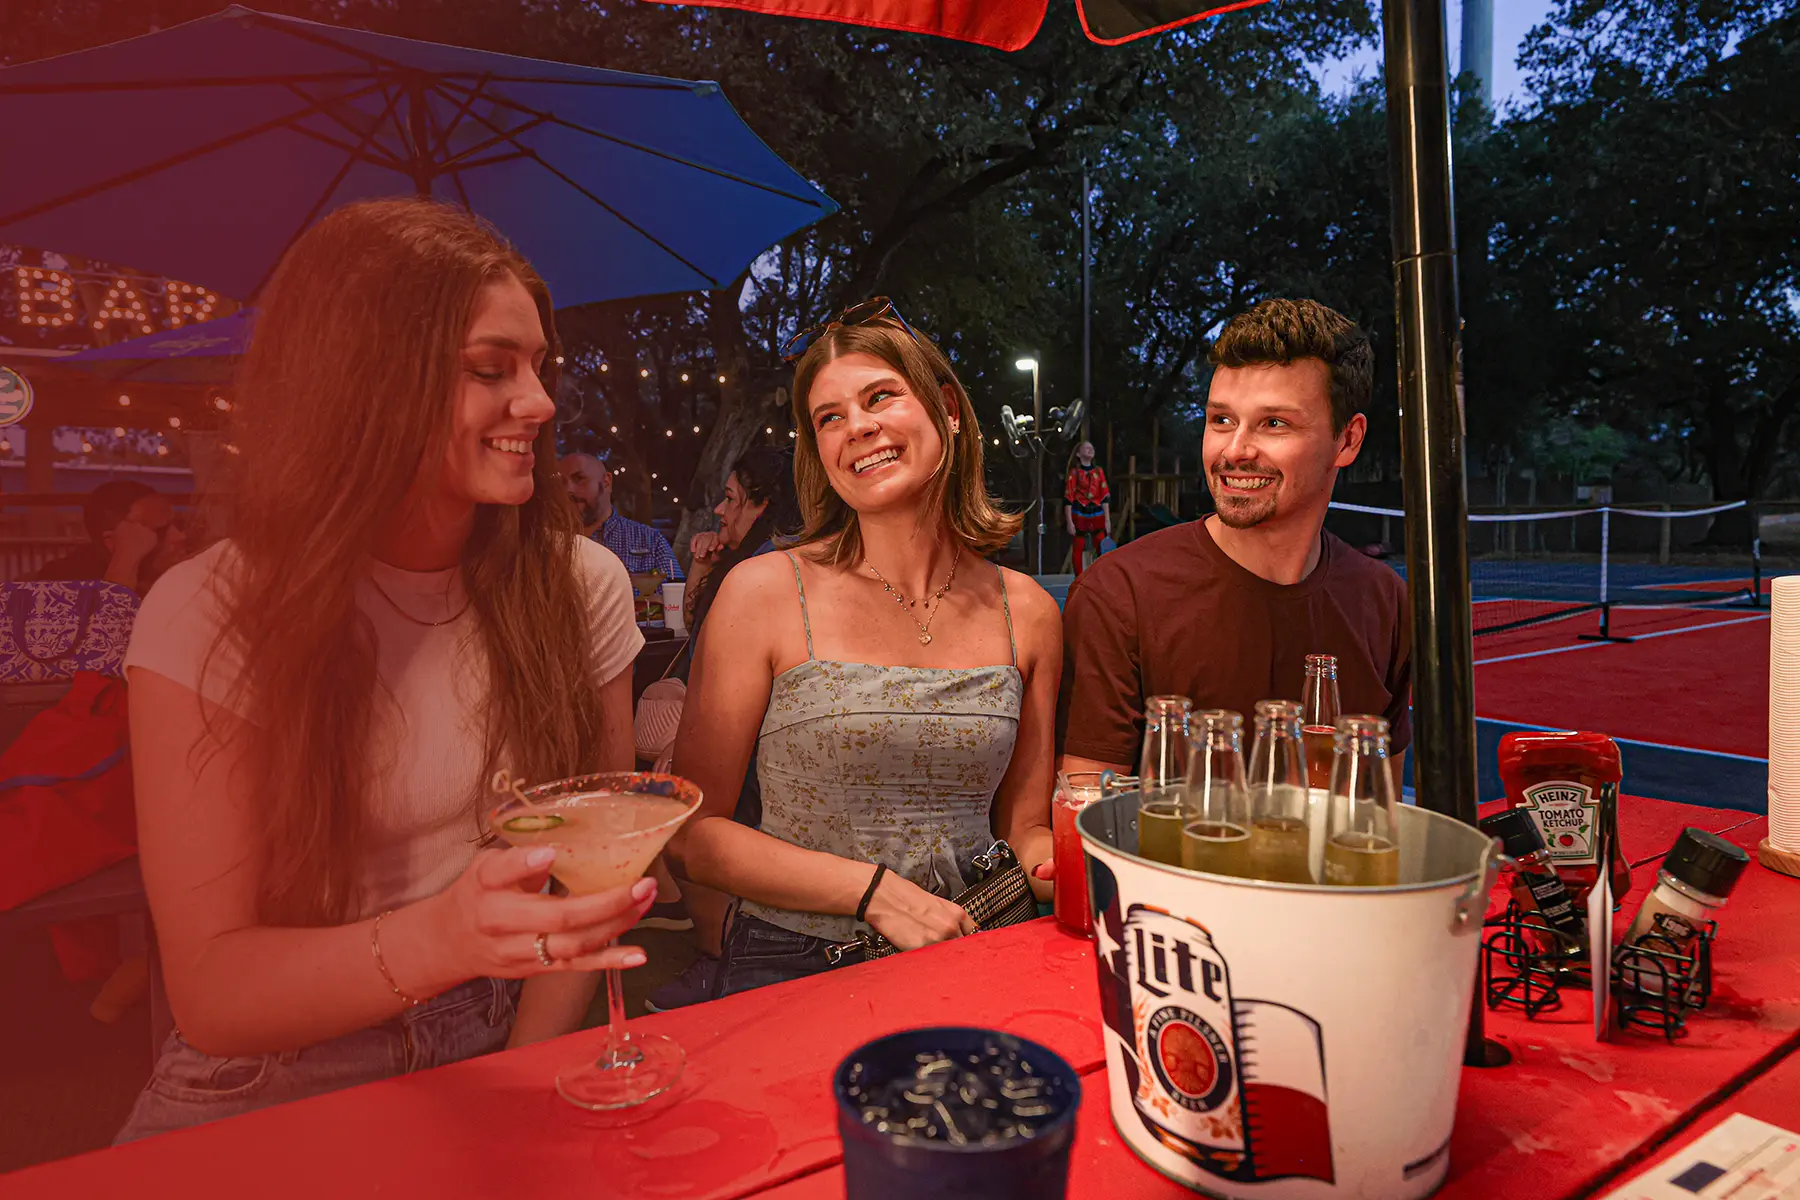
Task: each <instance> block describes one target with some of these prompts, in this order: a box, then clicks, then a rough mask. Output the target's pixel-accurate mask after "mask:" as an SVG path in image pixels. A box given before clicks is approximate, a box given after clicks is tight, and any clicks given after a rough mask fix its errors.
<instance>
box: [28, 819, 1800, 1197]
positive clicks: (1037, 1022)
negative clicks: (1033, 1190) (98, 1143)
mask: <svg viewBox="0 0 1800 1200" xmlns="http://www.w3.org/2000/svg"><path fill="white" fill-rule="evenodd" d="M1622 813H1623V816H1622V820H1623V822H1624V823H1625V826H1626V829H1625V844H1626V847H1627V850H1628V853H1629V854H1630V855H1631V856H1632V857H1633V858H1634V859H1642V858H1653V859H1659V858H1660V856H1661V853H1662V852H1663V851H1664V850H1666V849H1667V847H1668V845H1669V844H1670V843H1671V842H1672V841H1673V840H1674V836H1675V832H1676V831H1677V830H1679V829H1680V828H1681V827H1682V826H1683V825H1686V824H1698V825H1702V826H1704V827H1707V828H1711V829H1714V830H1718V831H1725V836H1727V837H1728V838H1731V839H1732V840H1733V841H1736V842H1738V844H1740V845H1747V846H1750V847H1754V845H1755V844H1756V841H1757V840H1759V839H1760V838H1761V837H1762V836H1763V832H1764V829H1763V822H1762V820H1761V819H1760V818H1749V819H1748V820H1746V819H1745V817H1744V814H1742V813H1734V812H1726V811H1721V810H1714V809H1696V808H1690V807H1686V806H1682V805H1673V804H1664V803H1661V802H1658V801H1631V802H1629V803H1627V805H1626V806H1625V807H1624V808H1623V809H1622ZM1734 825H1735V826H1736V828H1732V826H1734ZM1665 835H1666V836H1665ZM1654 873H1655V866H1654V863H1650V864H1646V865H1644V866H1642V867H1640V868H1639V869H1638V870H1637V871H1636V872H1635V874H1634V886H1633V893H1634V894H1633V897H1632V898H1631V899H1629V900H1628V901H1627V912H1629V911H1631V910H1632V908H1633V907H1634V906H1635V902H1636V899H1637V898H1641V896H1642V894H1643V892H1642V890H1641V889H1645V888H1647V887H1648V886H1649V883H1650V881H1651V880H1653V879H1654ZM1796 916H1800V883H1797V882H1795V881H1791V880H1788V879H1787V878H1785V877H1782V876H1778V875H1774V874H1772V873H1770V872H1768V871H1766V870H1764V869H1763V868H1761V867H1759V866H1753V867H1752V868H1751V869H1750V871H1749V872H1748V873H1746V875H1745V876H1744V879H1743V881H1742V882H1741V883H1740V884H1739V886H1738V889H1737V892H1736V893H1735V894H1734V895H1733V897H1732V900H1731V903H1730V905H1729V906H1728V907H1727V908H1726V910H1725V912H1724V914H1723V915H1722V917H1721V920H1720V936H1719V941H1718V943H1717V945H1716V948H1715V959H1714V961H1715V976H1716V978H1717V980H1718V984H1717V987H1716V990H1715V998H1714V1000H1713V1004H1712V1006H1711V1007H1709V1008H1708V1009H1707V1010H1706V1011H1705V1012H1703V1013H1700V1014H1697V1015H1696V1016H1695V1017H1694V1018H1692V1020H1691V1021H1690V1029H1691V1030H1692V1033H1691V1035H1690V1036H1689V1037H1688V1038H1686V1039H1684V1040H1683V1041H1682V1042H1680V1043H1678V1044H1676V1045H1674V1046H1668V1045H1665V1044H1664V1043H1663V1041H1662V1039H1661V1037H1660V1036H1652V1035H1650V1034H1646V1033H1631V1034H1628V1035H1625V1036H1624V1038H1623V1039H1622V1040H1621V1041H1619V1042H1616V1043H1608V1044H1596V1043H1595V1042H1594V1041H1593V1038H1592V1033H1591V1026H1590V1020H1591V1010H1590V1008H1589V1004H1588V999H1587V997H1586V995H1585V994H1582V993H1576V994H1574V995H1572V996H1571V997H1569V999H1568V1001H1567V1002H1566V1003H1565V1006H1564V1010H1563V1011H1562V1012H1560V1013H1558V1014H1554V1015H1551V1016H1547V1017H1546V1018H1544V1019H1540V1020H1539V1021H1536V1022H1527V1021H1525V1020H1524V1019H1523V1018H1521V1017H1519V1016H1517V1015H1516V1014H1509V1013H1489V1015H1488V1029H1489V1032H1490V1034H1491V1035H1494V1036H1497V1037H1498V1038H1499V1039H1500V1040H1501V1041H1502V1042H1504V1043H1505V1044H1506V1045H1507V1046H1508V1047H1509V1048H1510V1049H1511V1050H1512V1051H1513V1053H1514V1055H1515V1063H1514V1065H1512V1066H1510V1067H1505V1068H1501V1069H1497V1070H1492V1071H1473V1070H1471V1071H1466V1072H1465V1073H1464V1077H1463V1087H1462V1093H1461V1100H1460V1105H1461V1107H1460V1109H1459V1112H1458V1119H1457V1124H1456V1134H1455V1137H1454V1139H1453V1141H1452V1148H1451V1173H1450V1179H1449V1182H1448V1183H1447V1184H1446V1186H1445V1188H1444V1190H1443V1191H1442V1192H1441V1193H1440V1195H1443V1196H1454V1197H1475V1196H1501V1195H1507V1196H1532V1197H1546V1198H1548V1197H1561V1196H1568V1195H1570V1194H1572V1193H1574V1192H1576V1191H1578V1190H1579V1189H1581V1188H1583V1187H1585V1186H1589V1185H1591V1184H1593V1183H1594V1182H1595V1181H1597V1180H1602V1179H1605V1178H1609V1177H1611V1176H1612V1175H1615V1174H1617V1173H1618V1172H1619V1171H1620V1170H1621V1169H1622V1168H1621V1166H1620V1164H1621V1163H1622V1162H1623V1161H1634V1160H1638V1159H1641V1156H1642V1155H1644V1154H1646V1153H1650V1152H1653V1151H1654V1150H1655V1149H1656V1147H1657V1146H1658V1145H1659V1144H1660V1140H1661V1139H1663V1138H1664V1137H1665V1136H1666V1134H1667V1131H1669V1130H1670V1129H1672V1128H1673V1127H1674V1126H1675V1125H1676V1123H1677V1122H1679V1121H1682V1120H1683V1119H1685V1118H1687V1117H1689V1116H1691V1115H1692V1114H1695V1113H1705V1112H1707V1111H1709V1110H1710V1109H1711V1108H1712V1107H1713V1106H1714V1105H1716V1104H1717V1103H1718V1101H1719V1097H1720V1094H1721V1090H1722V1089H1723V1088H1724V1087H1725V1086H1726V1085H1727V1083H1728V1082H1729V1081H1732V1080H1734V1079H1740V1080H1741V1079H1745V1078H1754V1077H1755V1076H1756V1075H1757V1074H1758V1073H1759V1072H1760V1071H1762V1070H1766V1069H1768V1067H1770V1066H1772V1065H1774V1064H1775V1063H1776V1062H1777V1061H1779V1058H1780V1055H1781V1053H1782V1052H1783V1050H1784V1048H1785V1049H1792V1048H1793V1047H1794V1046H1795V1045H1796V1044H1800V1040H1797V1039H1800V1033H1797V1031H1800V1000H1796V999H1795V998H1797V997H1800V959H1796V957H1795V956H1794V955H1793V954H1792V951H1791V938H1790V935H1789V933H1788V931H1789V930H1791V929H1792V928H1793V922H1794V919H1795V917H1796ZM1094 980H1095V975H1094V962H1093V954H1092V949H1091V944H1090V943H1088V942H1086V941H1082V940H1077V939H1074V938H1071V937H1069V936H1067V935H1066V934H1063V933H1062V932H1061V931H1060V930H1059V929H1058V928H1057V927H1056V925H1055V924H1054V923H1053V922H1052V921H1050V920H1049V919H1047V918H1046V919H1044V920H1040V921H1034V922H1031V923H1029V924H1026V925H1021V926H1017V927H1014V928H1012V929H1006V930H1000V931H996V932H994V933H991V934H984V935H982V936H980V937H975V938H966V939H961V940H958V941H955V942H950V943H946V944H944V945H941V946H935V947H930V948H927V949H925V950H919V951H913V952H910V953H907V954H904V955H900V956H898V957H896V958H894V959H890V960H887V961H884V962H879V963H873V964H868V965H864V966H858V967H852V968H848V969H846V970H844V971H839V972H834V973H832V974H831V975H829V976H823V977H815V978H813V979H808V980H801V981H798V982H795V983H790V984H783V985H780V986H777V987H770V988H763V989H760V990H758V991H755V992H750V993H746V994H744V995H741V996H735V997H732V998H730V999H727V1000H723V1001H718V1002H716V1003H712V1004H703V1005H698V1006H695V1007H693V1008H687V1009H681V1010H678V1011H676V1012H673V1013H665V1014H662V1015H659V1016H655V1017H650V1018H646V1019H644V1020H643V1021H641V1022H638V1023H636V1025H635V1026H634V1027H640V1028H644V1029H647V1030H654V1031H656V1032H660V1033H665V1034H668V1035H670V1036H672V1037H674V1038H676V1039H677V1040H678V1041H680V1042H681V1043H682V1044H683V1045H684V1046H685V1047H686V1049H687V1051H688V1055H689V1071H688V1077H687V1079H686V1080H685V1082H684V1084H683V1085H682V1086H681V1088H680V1089H678V1093H679V1094H678V1095H677V1096H676V1097H675V1099H674V1101H673V1102H672V1103H670V1104H667V1105H662V1106H660V1107H659V1111H658V1112H657V1113H656V1114H655V1115H653V1116H651V1117H649V1118H648V1119H646V1120H645V1121H643V1122H641V1123H639V1124H636V1125H631V1126H627V1127H624V1128H617V1129H607V1128H603V1127H600V1126H598V1125H597V1124H596V1123H594V1122H593V1120H592V1119H591V1118H589V1117H587V1116H586V1115H585V1114H583V1113H581V1112H580V1111H579V1110H576V1109H573V1108H571V1107H569V1106H568V1105H566V1104H564V1103H563V1102H562V1101H561V1100H560V1099H558V1098H557V1097H556V1095H555V1094H554V1092H553V1090H552V1089H551V1086H550V1081H551V1079H552V1077H553V1076H554V1074H555V1072H556V1070H557V1068H558V1067H559V1066H561V1065H563V1064H564V1063H565V1062H567V1061H569V1060H573V1059H577V1058H580V1057H582V1055H583V1054H584V1053H591V1052H593V1050H594V1049H595V1047H596V1046H597V1043H598V1040H599V1036H600V1035H599V1033H598V1031H593V1030H589V1031H584V1032H582V1033H578V1034H572V1035H570V1036H569V1037H566V1038H561V1039H558V1040H556V1041H553V1042H550V1043H546V1044H543V1045H538V1046H531V1047H527V1048H525V1049H522V1050H516V1051H511V1052H508V1053H505V1054H497V1055H490V1056H487V1057H485V1058H479V1059H473V1060H470V1061H468V1062H464V1063H458V1064H456V1065H454V1066H450V1067H444V1068H442V1069H440V1070H436V1071H428V1072H424V1073H421V1074H417V1075H412V1076H405V1077H402V1078H398V1079H392V1080H387V1081H384V1082H381V1083H375V1084H370V1085H368V1086H365V1087H360V1088H353V1089H350V1090H348V1091H343V1092H338V1093H335V1094H332V1095H328V1096H322V1097H320V1098H318V1099H315V1100H309V1101H303V1102H301V1103H297V1104H289V1105H284V1106H281V1107H278V1108H273V1109H268V1110H265V1111H262V1112H258V1113H252V1114H249V1115H248V1116H244V1117H238V1118H235V1119H232V1120H228V1121H221V1122H218V1123H215V1124H213V1125H208V1126H202V1127H200V1128H197V1129H191V1130H187V1131H184V1132H181V1133H174V1134H167V1135H164V1136H161V1137H155V1138H150V1139H146V1140H145V1141H142V1142H137V1143H134V1144H132V1145H129V1146H122V1147H118V1148H115V1149H111V1150H103V1151H99V1152H96V1153H93V1154H87V1155H82V1156H80V1157H77V1158H73V1159H68V1160H65V1161H63V1162H58V1163H50V1164H45V1165H43V1166H39V1167H33V1168H30V1169H27V1170H24V1171H19V1172H15V1173H12V1174H9V1175H6V1176H0V1197H3V1198H10V1197H15V1196H47V1195H54V1196H94V1195H113V1194H121V1195H123V1194H135V1195H154V1194H162V1193H164V1192H165V1191H167V1192H174V1191H179V1193H180V1194H181V1195H183V1196H191V1197H206V1196H221V1197H223V1196H230V1197H233V1198H234V1200H238V1198H241V1197H243V1196H246V1195H254V1196H259V1197H271V1198H278V1197H289V1196H292V1197H306V1198H307V1200H314V1198H316V1197H319V1196H327V1195H329V1196H333V1197H337V1196H375V1195H382V1196H417V1195H430V1196H433V1197H434V1198H435V1200H449V1198H452V1197H459V1196H469V1197H475V1196H481V1197H486V1196H493V1195H530V1196H532V1197H533V1198H534V1200H547V1198H550V1197H557V1196H582V1197H591V1196H595V1195H606V1196H619V1197H632V1196H645V1197H649V1196H668V1197H681V1198H683V1200H728V1198H733V1197H743V1196H750V1195H765V1196H768V1197H770V1198H771V1200H796V1198H800V1197H837V1196H842V1194H843V1185H842V1174H841V1171H840V1170H839V1169H838V1167H837V1164H838V1163H839V1161H840V1158H841V1151H840V1146H839V1142H838V1136H837V1132H836V1113H835V1109H834V1107H833V1103H832V1099H831V1096H830V1091H829V1076H830V1072H831V1070H832V1068H833V1067H834V1066H835V1065H836V1064H837V1063H838V1061H839V1060H840V1059H842V1057H843V1056H844V1055H845V1054H847V1053H848V1052H849V1051H850V1050H851V1049H853V1048H854V1047H855V1046H857V1045H859V1044H861V1043H862V1042H864V1041H867V1040H869V1039H870V1038H873V1037H877V1036H880V1035H882V1034H885V1033H889V1032H892V1031H895V1030H898V1029H904V1028H912V1027H916V1026H920V1025H929V1024H933V1023H943V1024H973V1025H983V1026H988V1027H992V1028H998V1029H1004V1030H1008V1031H1010V1032H1013V1033H1017V1034H1019V1035H1021V1036H1024V1037H1029V1038H1032V1039H1034V1040H1037V1041H1039V1042H1042V1043H1044V1044H1045V1045H1047V1046H1049V1047H1050V1048H1051V1049H1053V1050H1055V1051H1056V1052H1057V1053H1058V1054H1060V1055H1062V1056H1063V1057H1064V1058H1065V1059H1067V1060H1068V1061H1069V1063H1070V1064H1071V1065H1072V1066H1074V1067H1075V1069H1076V1070H1077V1071H1078V1072H1081V1073H1082V1074H1083V1076H1084V1079H1083V1084H1084V1096H1083V1103H1082V1110H1081V1114H1080V1118H1079V1120H1078V1122H1077V1142H1076V1147H1075V1151H1074V1156H1073V1160H1072V1165H1071V1187H1070V1192H1069V1194H1070V1195H1071V1196H1075V1197H1083V1198H1086V1197H1090V1196H1103V1197H1117V1198H1120V1200H1133V1198H1136V1197H1140V1196H1143V1197H1148V1196H1185V1195H1192V1193H1189V1192H1186V1191H1184V1190H1182V1189H1179V1188H1177V1187H1176V1186H1175V1185H1173V1184H1170V1183H1169V1182H1167V1181H1166V1180H1164V1179H1163V1178H1162V1177H1161V1176H1159V1175H1157V1174H1156V1173H1155V1172H1153V1171H1152V1170H1150V1168H1148V1167H1146V1166H1144V1165H1142V1164H1141V1163H1140V1162H1138V1160H1137V1159H1136V1158H1135V1157H1134V1156H1133V1155H1132V1154H1131V1153H1130V1151H1129V1150H1127V1149H1125V1148H1124V1147H1123V1145H1121V1143H1120V1141H1119V1139H1118V1136H1117V1135H1116V1133H1115V1132H1114V1130H1113V1127H1112V1121H1111V1118H1110V1116H1109V1114H1108V1112H1107V1095H1106V1076H1105V1072H1104V1068H1103V1054H1102V1042H1101V1036H1100V1028H1101V1027H1100V1018H1099V1011H1098V1000H1097V996H1096V993H1095V983H1094ZM1796 1070H1800V1068H1796ZM1744 1095H1749V1093H1748V1092H1746V1093H1744ZM1726 1107H1727V1108H1729V1107H1730V1103H1728V1104H1727V1105H1726ZM1758 1115H1760V1114H1758ZM1765 1119H1769V1120H1777V1119H1778V1118H1777V1117H1774V1116H1771V1117H1767V1118H1765Z"/></svg>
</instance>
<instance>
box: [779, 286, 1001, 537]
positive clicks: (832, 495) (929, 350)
mask: <svg viewBox="0 0 1800 1200" xmlns="http://www.w3.org/2000/svg"><path fill="white" fill-rule="evenodd" d="M846 354H871V355H874V356H875V357H876V358H878V359H880V360H881V361H882V362H884V363H886V364H887V365H888V366H890V367H892V368H893V369H894V370H895V371H898V372H899V373H900V377H901V378H902V379H904V380H906V386H907V387H908V388H910V389H912V393H913V395H915V396H917V397H918V398H919V400H920V402H921V403H923V404H924V405H925V411H926V412H928V413H929V414H930V415H931V423H932V424H933V425H934V426H936V427H937V431H938V437H939V438H941V439H942V440H943V443H944V451H943V456H942V457H941V458H940V459H939V460H938V465H937V469H936V470H935V471H933V472H932V476H931V483H930V485H929V490H928V492H927V494H926V499H925V505H924V508H923V510H922V511H921V514H920V516H921V519H922V520H924V521H926V522H930V521H932V520H933V519H934V516H935V515H936V514H939V513H941V514H942V515H943V519H944V521H945V522H946V524H948V526H949V528H950V533H951V535H952V536H953V537H956V538H958V539H960V540H961V541H962V543H963V544H964V545H965V546H967V547H968V548H969V549H971V550H973V551H974V552H975V553H977V554H981V555H984V556H985V555H988V554H992V553H994V552H995V551H997V550H1001V549H1003V548H1005V546H1006V544H1007V543H1008V542H1010V541H1011V540H1012V538H1013V535H1014V534H1015V533H1017V532H1018V531H1019V526H1020V524H1022V523H1023V521H1024V518H1023V517H1021V516H1020V515H1019V514H1017V513H1009V512H1007V511H1005V510H1004V509H1002V508H1001V507H1000V505H999V504H998V503H997V502H996V501H995V499H994V497H993V496H992V495H991V494H989V492H988V489H987V477H986V475H985V474H984V473H983V467H982V454H981V425H980V423H979V422H977V421H976V419H975V406H974V405H973V404H971V403H970V402H969V394H968V392H966V391H964V390H963V385H962V381H961V380H959V379H958V378H957V377H956V372H955V371H953V370H951V369H950V360H949V359H947V358H945V357H944V353H943V351H941V350H939V349H938V348H937V346H936V345H934V344H933V343H932V342H931V341H930V339H928V338H926V337H925V336H924V335H923V334H918V335H917V336H915V335H914V333H913V332H912V331H909V330H908V329H907V328H906V326H904V325H902V324H900V323H899V322H898V321H895V320H893V319H891V318H888V317H883V318H881V319H880V320H876V321H870V322H868V323H866V324H862V325H833V326H831V327H830V328H829V329H827V330H826V331H825V332H824V333H822V334H820V335H819V339H818V340H817V341H816V342H814V343H813V344H812V345H811V346H809V347H808V348H807V351H806V353H805V354H803V355H801V356H800V361H799V362H797V363H795V364H794V401H793V409H794V432H795V442H796V446H795V450H794V490H795V491H796V492H797V493H798V495H799V497H800V513H801V516H802V518H803V519H804V521H805V525H804V527H803V528H802V529H801V531H800V533H799V535H798V536H797V537H795V538H794V539H793V543H794V544H796V545H807V544H811V545H815V546H816V552H817V553H818V554H819V555H820V556H821V557H822V558H824V559H826V560H828V561H830V562H833V563H841V562H855V561H857V560H858V559H859V558H861V557H862V549H863V546H862V528H861V526H859V525H858V524H857V519H856V510H855V509H853V508H851V507H850V506H849V505H848V504H845V503H844V500H843V498H842V497H841V496H839V495H838V494H837V492H836V491H834V490H833V489H832V486H831V476H830V475H829V474H827V473H826V470H825V464H824V462H822V461H821V460H820V458H819V441H818V438H817V436H816V435H815V434H814V431H813V423H812V407H811V396H812V387H813V381H814V380H815V379H817V378H818V375H819V371H820V369H821V368H822V367H824V366H825V364H826V363H828V362H831V361H832V360H833V359H837V358H842V357H843V356H844V355H846ZM946 391H947V392H948V393H949V395H948V396H946V395H945V392H946ZM952 416H955V417H957V418H958V419H959V420H960V422H961V424H962V432H961V433H959V434H957V435H956V436H954V437H952V436H951V435H950V419H951V417H952Z"/></svg>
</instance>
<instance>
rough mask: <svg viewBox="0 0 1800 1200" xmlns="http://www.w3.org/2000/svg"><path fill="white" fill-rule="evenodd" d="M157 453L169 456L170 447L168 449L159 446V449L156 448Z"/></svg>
mask: <svg viewBox="0 0 1800 1200" xmlns="http://www.w3.org/2000/svg"><path fill="white" fill-rule="evenodd" d="M156 452H157V453H158V454H163V455H166V454H168V452H169V448H168V447H167V446H158V447H157V448H156Z"/></svg>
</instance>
